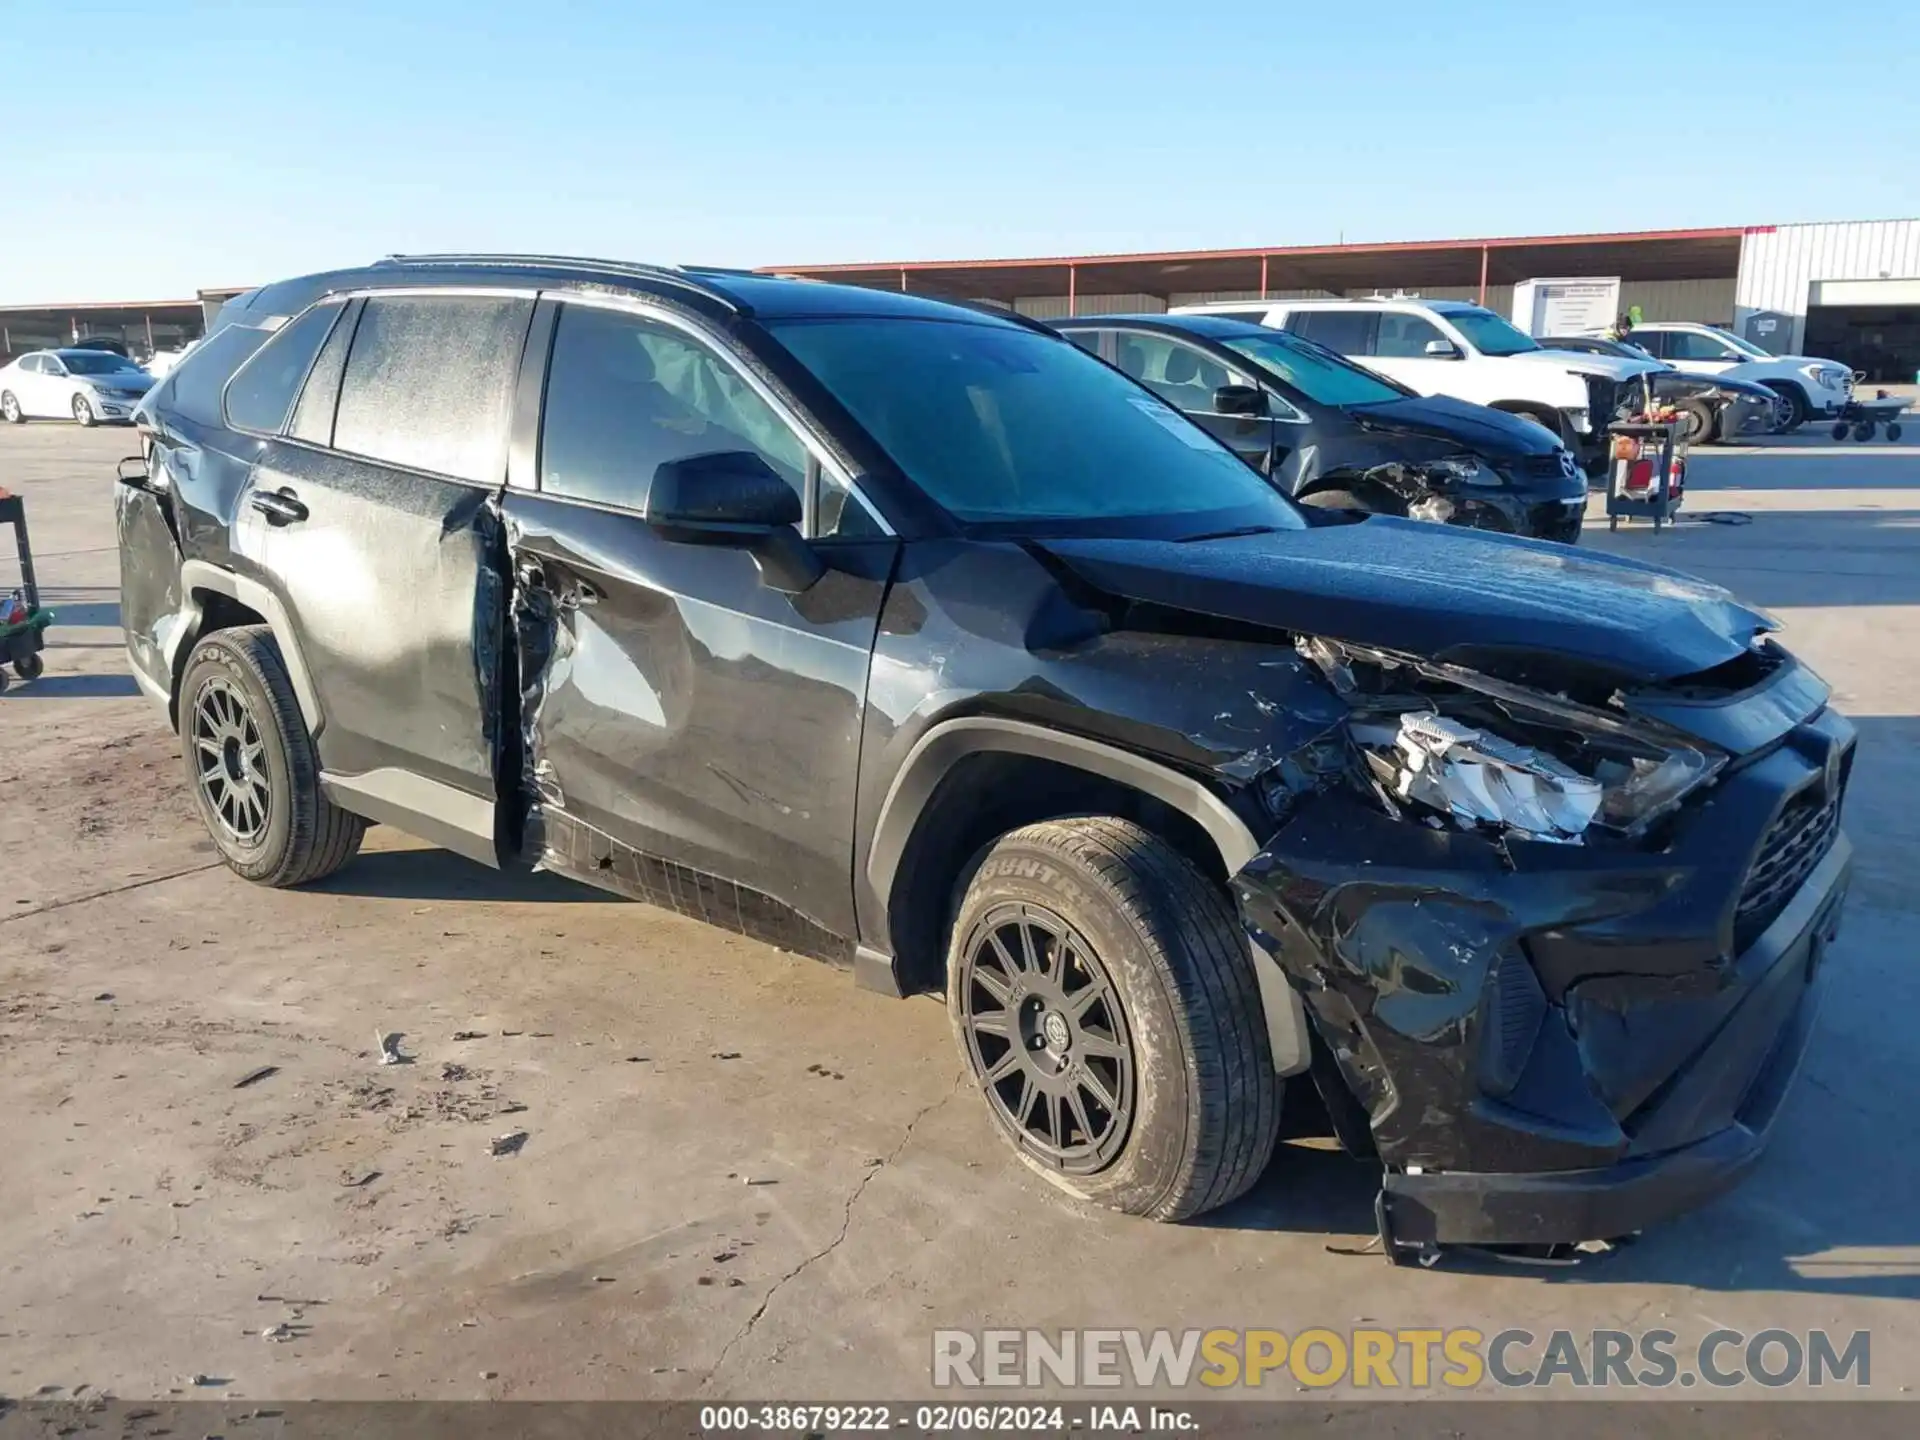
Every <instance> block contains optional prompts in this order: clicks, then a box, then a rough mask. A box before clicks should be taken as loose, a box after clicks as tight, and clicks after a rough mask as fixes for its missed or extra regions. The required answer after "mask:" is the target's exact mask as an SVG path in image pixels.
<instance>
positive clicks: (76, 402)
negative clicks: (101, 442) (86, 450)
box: [73, 395, 99, 430]
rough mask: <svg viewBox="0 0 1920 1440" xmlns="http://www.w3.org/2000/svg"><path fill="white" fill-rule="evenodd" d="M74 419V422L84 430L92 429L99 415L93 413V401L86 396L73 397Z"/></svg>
mask: <svg viewBox="0 0 1920 1440" xmlns="http://www.w3.org/2000/svg"><path fill="white" fill-rule="evenodd" d="M73 419H74V423H75V424H76V425H78V426H80V428H81V429H83V430H90V429H92V428H93V426H94V425H95V423H97V421H98V419H99V417H98V416H96V415H95V414H94V413H93V402H92V401H90V400H88V399H87V397H86V396H84V395H76V396H74V397H73Z"/></svg>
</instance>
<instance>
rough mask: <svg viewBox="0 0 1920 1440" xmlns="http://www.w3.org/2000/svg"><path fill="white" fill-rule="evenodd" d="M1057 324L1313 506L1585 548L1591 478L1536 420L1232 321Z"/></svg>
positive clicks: (1190, 318) (1142, 318)
mask: <svg viewBox="0 0 1920 1440" xmlns="http://www.w3.org/2000/svg"><path fill="white" fill-rule="evenodd" d="M1048 323H1049V324H1051V325H1052V326H1053V328H1054V329H1056V330H1058V331H1059V332H1060V333H1061V334H1063V335H1065V336H1066V337H1067V338H1068V339H1070V340H1072V341H1073V342H1074V344H1076V345H1078V346H1080V348H1081V349H1083V350H1086V351H1087V352H1089V353H1090V354H1094V355H1098V356H1100V357H1101V358H1102V359H1103V360H1106V361H1107V362H1108V363H1109V364H1112V365H1114V366H1117V367H1118V368H1119V369H1120V370H1122V371H1123V372H1125V373H1126V374H1128V375H1131V376H1132V377H1133V378H1134V379H1135V380H1138V381H1139V382H1140V383H1141V384H1142V385H1144V386H1145V387H1146V388H1147V389H1149V390H1151V391H1153V393H1154V394H1156V395H1158V396H1159V397H1160V398H1161V399H1163V400H1165V401H1166V402H1167V403H1168V404H1170V405H1172V406H1173V407H1174V408H1175V409H1177V410H1179V411H1180V412H1181V413H1182V414H1184V415H1185V416H1186V417H1187V418H1188V419H1190V420H1192V421H1193V422H1194V423H1195V424H1196V425H1199V426H1200V427H1201V428H1203V429H1205V430H1207V431H1210V432H1211V433H1212V434H1213V435H1214V436H1215V438H1217V439H1218V440H1219V441H1220V442H1221V443H1222V444H1224V445H1226V446H1227V447H1228V448H1229V449H1231V450H1232V451H1233V452H1234V453H1235V454H1237V455H1238V456H1240V458H1241V459H1243V460H1245V461H1246V462H1247V463H1248V464H1249V465H1251V466H1253V468H1254V469H1256V470H1258V471H1259V472H1260V473H1261V474H1263V475H1267V476H1270V477H1271V478H1272V479H1273V481H1274V483H1275V484H1277V485H1278V486H1280V488H1281V489H1283V490H1285V491H1286V492H1287V494H1289V495H1291V496H1293V497H1294V498H1295V499H1296V500H1300V501H1302V502H1303V503H1305V504H1308V505H1315V506H1324V507H1329V508H1334V509H1342V508H1344V509H1353V510H1365V511H1368V512H1369V513H1372V514H1376V515H1405V516H1408V517H1409V518H1411V519H1415V520H1434V521H1438V522H1440V523H1442V524H1450V525H1469V526H1473V527H1475V528H1477V529H1482V530H1500V531H1505V532H1506V533H1508V534H1511V535H1531V536H1533V537H1534V538H1535V539H1540V540H1564V541H1567V542H1568V543H1570V544H1571V543H1572V542H1574V541H1576V540H1578V539H1579V538H1580V526H1581V522H1582V520H1583V518H1584V517H1585V514H1586V507H1587V480H1586V474H1585V472H1584V471H1582V470H1581V468H1580V465H1579V462H1578V461H1576V460H1575V459H1574V457H1573V455H1572V454H1571V453H1570V452H1569V451H1568V450H1567V448H1566V447H1565V446H1563V445H1562V444H1561V443H1560V440H1559V437H1557V436H1556V435H1554V434H1552V433H1551V432H1550V431H1549V430H1547V428H1546V427H1545V426H1543V425H1541V424H1539V423H1538V422H1536V421H1533V420H1530V419H1528V418H1526V417H1525V416H1521V415H1514V414H1510V413H1508V412H1507V411H1505V410H1492V409H1489V408H1488V407H1487V406H1485V405H1474V404H1471V403H1469V402H1467V401H1465V400H1455V399H1451V398H1449V397H1448V396H1444V395H1435V396H1423V395H1419V394H1417V393H1415V392H1414V391H1412V390H1409V389H1407V388H1406V387H1405V386H1404V385H1401V384H1400V383H1399V382H1398V381H1395V380H1390V379H1388V378H1387V377H1386V376H1384V375H1379V374H1376V373H1374V372H1373V371H1371V370H1365V369H1362V368H1361V367H1360V366H1358V365H1356V364H1354V363H1353V362H1352V361H1351V360H1349V359H1347V358H1346V357H1345V356H1343V355H1336V354H1335V353H1334V352H1333V351H1331V350H1329V349H1327V348H1326V347H1325V346H1323V345H1317V344H1315V343H1314V342H1313V341H1311V340H1308V339H1306V338H1304V337H1302V336H1299V335H1293V334H1290V333H1288V332H1287V331H1285V330H1275V329H1272V328H1270V327H1268V326H1265V325H1256V324H1254V323H1252V322H1251V321H1247V320H1241V319H1236V318H1235V317H1233V316H1228V315H1101V316H1097V317H1095V316H1082V317H1080V318H1077V319H1071V320H1053V321H1049V322H1048Z"/></svg>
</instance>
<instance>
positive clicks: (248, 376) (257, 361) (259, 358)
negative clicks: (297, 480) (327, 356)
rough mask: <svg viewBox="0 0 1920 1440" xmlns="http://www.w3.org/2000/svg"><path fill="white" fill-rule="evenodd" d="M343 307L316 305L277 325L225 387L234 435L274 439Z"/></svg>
mask: <svg viewBox="0 0 1920 1440" xmlns="http://www.w3.org/2000/svg"><path fill="white" fill-rule="evenodd" d="M344 308H345V307H344V306H343V305H342V304H340V303H339V302H338V301H335V302H333V303H331V304H327V305H316V306H314V307H313V309H311V310H309V311H307V313H306V314H304V315H302V316H300V317H299V318H298V319H296V320H294V321H292V322H291V323H289V324H287V325H283V326H282V327H281V328H280V330H279V331H278V332H277V333H276V334H275V335H274V337H273V338H272V339H271V340H269V341H267V343H266V344H264V345H262V346H261V347H260V348H259V349H258V350H256V351H255V352H254V353H253V355H252V357H251V358H250V359H248V360H247V362H246V363H245V364H243V365H242V366H241V367H240V368H239V369H238V370H237V371H235V372H234V376H233V379H232V380H231V381H229V382H228V383H227V423H228V424H229V425H231V426H233V427H234V428H236V429H240V430H252V431H256V432H258V433H260V434H264V435H278V434H279V433H280V429H281V427H282V426H283V425H285V424H286V423H287V412H288V411H289V410H291V409H292V408H293V398H294V396H296V395H298V394H299V393H300V385H301V382H302V381H304V380H305V379H306V378H307V371H308V370H309V369H310V368H311V367H312V365H313V357H314V356H315V355H317V354H319V353H320V347H321V346H322V345H324V344H325V343H326V340H327V336H328V335H329V334H331V333H332V331H333V326H334V322H335V321H337V320H338V319H339V318H340V312H341V310H342V309H344Z"/></svg>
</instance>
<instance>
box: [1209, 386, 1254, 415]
mask: <svg viewBox="0 0 1920 1440" xmlns="http://www.w3.org/2000/svg"><path fill="white" fill-rule="evenodd" d="M1213 409H1214V413H1215V414H1216V415H1264V414H1266V413H1267V397H1266V395H1265V393H1264V392H1262V391H1261V389H1260V387H1259V386H1257V385H1222V386H1221V387H1220V388H1219V389H1218V390H1216V391H1214V392H1213Z"/></svg>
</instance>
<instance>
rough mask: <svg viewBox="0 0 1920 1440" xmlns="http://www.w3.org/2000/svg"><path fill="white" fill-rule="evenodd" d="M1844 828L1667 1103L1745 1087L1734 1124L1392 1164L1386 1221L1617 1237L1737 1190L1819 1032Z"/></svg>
mask: <svg viewBox="0 0 1920 1440" xmlns="http://www.w3.org/2000/svg"><path fill="white" fill-rule="evenodd" d="M1852 864H1853V857H1852V850H1851V847H1850V846H1849V845H1848V843H1847V841H1846V839H1845V838H1844V837H1842V838H1841V840H1840V841H1839V842H1838V843H1837V844H1836V845H1835V846H1834V848H1833V850H1832V851H1831V852H1829V854H1828V856H1827V858H1826V859H1825V860H1824V861H1822V862H1821V864H1820V867H1819V869H1817V870H1816V871H1815V872H1814V874H1813V875H1812V876H1810V877H1809V878H1808V880H1807V882H1806V884H1805V885H1804V886H1803V887H1802V889H1801V891H1800V894H1799V895H1798V896H1796V897H1795V899H1794V901H1793V902H1792V903H1791V904H1790V905H1789V906H1788V907H1787V908H1786V910H1785V911H1783V912H1782V913H1781V916H1780V918H1779V919H1778V920H1776V921H1775V922H1774V923H1773V925H1772V926H1770V927H1769V928H1768V930H1767V931H1766V933H1765V934H1764V935H1762V936H1761V938H1760V940H1759V941H1758V942H1756V944H1755V946H1754V948H1753V950H1751V951H1749V952H1748V954H1747V955H1746V956H1744V957H1742V965H1743V967H1744V966H1745V965H1746V964H1748V963H1749V962H1752V961H1754V960H1755V959H1756V958H1757V959H1758V960H1759V962H1760V965H1761V968H1762V969H1763V972H1764V973H1763V975H1762V978H1761V979H1760V981H1759V983H1758V984H1757V985H1756V986H1755V987H1754V989H1753V991H1752V993H1751V994H1749V996H1748V997H1747V999H1746V1000H1745V1001H1744V1002H1742V1004H1741V1005H1740V1007H1739V1008H1738V1009H1737V1010H1735V1011H1734V1013H1733V1015H1732V1016H1731V1017H1730V1018H1729V1019H1728V1021H1727V1023H1726V1025H1725V1026H1724V1027H1723V1029H1722V1030H1721V1032H1720V1034H1719V1035H1718V1036H1716V1037H1715V1038H1714V1039H1713V1040H1712V1041H1711V1042H1710V1043H1709V1044H1708V1045H1707V1046H1706V1047H1705V1048H1704V1049H1702V1050H1701V1051H1700V1052H1699V1054H1698V1055H1697V1056H1695V1058H1694V1059H1693V1061H1692V1062H1691V1063H1690V1064H1689V1066H1688V1067H1687V1070H1686V1071H1685V1073H1684V1075H1683V1076H1682V1077H1681V1078H1680V1080H1679V1082H1678V1083H1677V1084H1675V1085H1674V1086H1673V1088H1672V1093H1670V1094H1669V1095H1668V1097H1667V1098H1666V1099H1665V1100H1664V1101H1663V1102H1662V1109H1663V1110H1664V1111H1667V1112H1673V1111H1676V1110H1679V1109H1684V1108H1685V1107H1687V1106H1690V1105H1698V1104H1700V1103H1701V1101H1702V1099H1703V1098H1705V1097H1707V1096H1708V1095H1709V1094H1710V1093H1711V1092H1715V1091H1725V1090H1727V1089H1728V1088H1729V1087H1730V1086H1732V1085H1735V1084H1738V1085H1739V1086H1740V1087H1741V1091H1740V1097H1739V1099H1738V1101H1737V1106H1736V1108H1735V1110H1734V1111H1733V1119H1732V1123H1730V1124H1728V1125H1725V1126H1722V1127H1721V1128H1720V1129H1717V1130H1714V1131H1711V1132H1710V1133H1708V1134H1707V1135H1705V1136H1704V1137H1702V1138H1701V1139H1699V1140H1695V1141H1693V1142H1692V1143H1691V1144H1687V1145H1682V1146H1680V1147H1679V1148H1678V1149H1674V1150H1668V1151H1664V1152H1662V1153H1659V1154H1653V1155H1633V1156H1630V1157H1629V1158H1626V1159H1623V1160H1621V1161H1619V1162H1618V1163H1617V1164H1614V1165H1610V1166H1606V1167H1604V1168H1601V1169H1593V1170H1564V1171H1543V1172H1538V1173H1534V1174H1471V1173H1447V1172H1433V1173H1429V1172H1425V1171H1423V1172H1421V1173H1418V1174H1414V1173H1408V1172H1401V1173H1392V1172H1389V1173H1388V1174H1387V1176H1386V1177H1385V1180H1384V1181H1383V1186H1382V1188H1383V1190H1384V1191H1385V1213H1386V1217H1387V1224H1388V1226H1389V1228H1390V1230H1391V1232H1392V1234H1393V1237H1394V1239H1395V1240H1396V1241H1400V1242H1405V1243H1408V1244H1426V1243H1441V1244H1494V1243H1501V1244H1514V1245H1522V1244H1561V1243H1577V1242H1579V1241H1582V1240H1603V1239H1614V1238H1617V1237H1619V1236H1623V1235H1630V1234H1633V1233H1634V1232H1636V1231H1639V1230H1644V1229H1646V1228H1648V1227H1649V1226H1652V1225H1656V1224H1659V1223H1660V1222H1662V1221H1665V1220H1671V1219H1673V1218H1674V1217H1675V1216H1678V1215H1683V1214H1685V1213H1686V1212H1687V1211H1689V1210H1695V1209H1698V1208H1699V1207H1700V1206H1702V1205H1704V1204H1706V1203H1707V1202H1708V1201H1710V1200H1713V1199H1715V1198H1716V1197H1718V1196H1720V1195H1723V1194H1725V1193H1726V1192H1727V1191H1728V1190H1731V1189H1732V1188H1733V1187H1734V1186H1735V1185H1737V1184H1738V1183H1739V1182H1740V1181H1741V1180H1742V1179H1744V1178H1745V1177H1746V1175H1747V1173H1748V1172H1749V1171H1751V1170H1752V1169H1753V1168H1754V1166H1755V1165H1757V1164H1758V1163H1759V1161H1760V1157H1761V1155H1762V1154H1763V1153H1764V1151H1765V1149H1766V1144H1767V1138H1768V1134H1769V1132H1770V1131H1771V1129H1772V1128H1773V1121H1774V1117H1775V1116H1776V1115H1778V1114H1779V1111H1780V1105H1781V1102H1782V1101H1783V1100H1784V1099H1785V1098H1786V1095H1787V1091H1788V1089H1789V1088H1790V1087H1791V1085H1792V1082H1793V1078H1794V1076H1795V1075H1796V1074H1797V1073H1798V1071H1799V1068H1800V1061H1801V1058H1802V1057H1803V1056H1804V1055H1805V1053H1806V1048H1807V1042H1808V1040H1809V1039H1811V1038H1812V1035H1813V1026H1814V1021H1815V1019H1816V1018H1817V1016H1818V1015H1819V1012H1820V1002H1821V999H1822V998H1823V994H1824V991H1825V967H1824V966H1823V964H1822V961H1823V960H1824V958H1825V950H1826V947H1827V946H1828V945H1829V944H1830V943H1831V942H1832V940H1833V938H1834V936H1835V935H1836V934H1837V933H1838V931H1839V928H1840V909H1841V904H1842V902H1843V901H1844V899H1845V897H1846V889H1847V881H1848V877H1849V874H1850V872H1851V869H1852Z"/></svg>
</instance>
